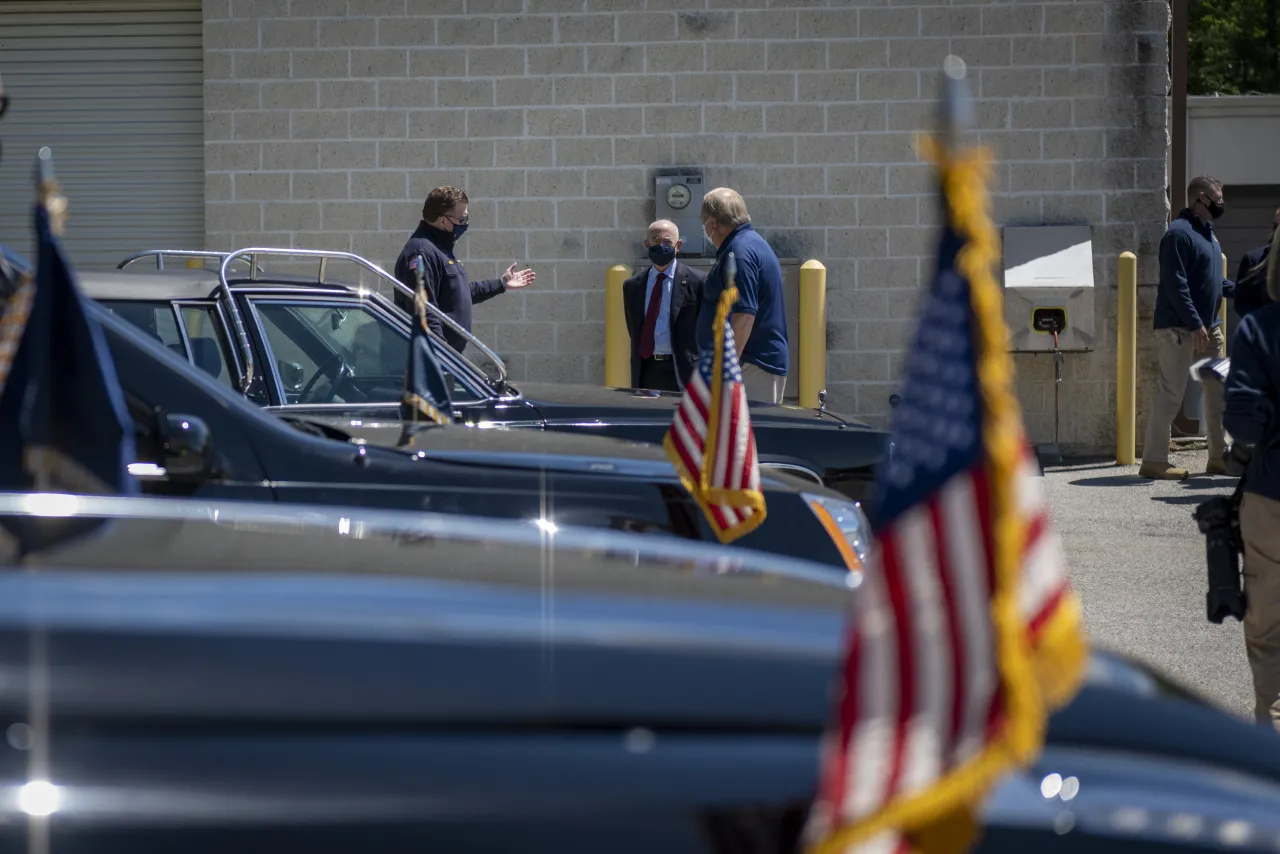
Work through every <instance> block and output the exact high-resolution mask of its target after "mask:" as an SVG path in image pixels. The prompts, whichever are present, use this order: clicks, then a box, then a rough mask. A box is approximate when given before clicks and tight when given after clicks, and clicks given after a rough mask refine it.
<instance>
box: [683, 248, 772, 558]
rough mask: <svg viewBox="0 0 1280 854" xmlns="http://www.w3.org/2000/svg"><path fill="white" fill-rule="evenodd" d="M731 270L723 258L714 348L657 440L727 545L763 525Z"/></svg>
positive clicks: (730, 263) (730, 261)
mask: <svg viewBox="0 0 1280 854" xmlns="http://www.w3.org/2000/svg"><path fill="white" fill-rule="evenodd" d="M734 275H735V264H734V260H733V253H729V256H728V258H727V261H726V264H725V283H726V285H725V289H724V290H723V291H722V292H721V293H720V302H719V305H718V306H717V307H716V320H715V329H716V330H718V332H719V334H718V335H716V337H715V343H714V344H713V345H712V346H711V347H710V348H709V349H707V350H704V351H703V352H702V355H701V356H700V357H699V359H698V369H697V370H696V371H694V372H693V376H692V377H691V378H690V380H689V383H688V384H687V385H686V386H685V390H684V395H683V397H682V398H681V400H680V406H679V407H678V408H677V409H676V414H675V417H674V418H673V420H672V423H671V427H670V429H668V430H667V435H666V437H665V438H664V439H663V442H662V444H663V447H665V448H666V449H667V456H668V457H669V458H670V459H671V464H672V465H674V466H675V468H676V472H677V473H678V474H679V475H680V481H681V482H682V483H683V484H684V486H685V489H687V490H689V492H690V494H691V495H693V498H694V500H695V501H697V502H698V506H699V507H701V508H702V512H703V513H704V514H705V515H706V517H707V521H708V522H709V523H710V524H711V528H712V529H713V530H714V531H715V532H716V536H717V537H719V538H720V542H722V543H728V542H731V541H733V540H736V539H737V538H739V537H741V536H743V535H744V534H747V533H750V532H751V531H753V530H755V529H756V528H757V527H759V525H760V523H761V522H763V521H764V518H765V506H764V494H763V493H761V491H760V465H759V461H758V459H757V457H756V439H755V435H754V434H753V433H752V432H751V414H750V412H749V411H748V409H747V392H746V388H745V387H744V386H743V383H742V369H741V368H740V367H739V365H738V351H737V349H736V347H735V346H734V341H733V327H732V326H730V325H729V315H730V313H731V310H732V308H733V304H734V303H735V302H737V300H738V289H737V288H736V287H734Z"/></svg>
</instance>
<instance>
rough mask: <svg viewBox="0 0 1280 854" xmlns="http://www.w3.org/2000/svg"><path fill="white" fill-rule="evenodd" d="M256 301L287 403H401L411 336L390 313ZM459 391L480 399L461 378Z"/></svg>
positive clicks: (344, 306) (462, 396) (464, 397)
mask: <svg viewBox="0 0 1280 854" xmlns="http://www.w3.org/2000/svg"><path fill="white" fill-rule="evenodd" d="M253 305H254V308H255V310H256V312H257V315H258V318H259V320H260V322H261V328H262V332H263V335H264V336H265V337H266V339H267V344H268V346H269V347H270V349H271V356H270V358H271V359H272V360H273V361H274V363H275V366H276V370H277V372H278V374H279V376H280V384H281V386H282V389H283V393H284V402H285V403H287V404H289V403H292V404H308V403H396V402H399V400H400V398H401V396H402V394H403V392H404V372H405V366H406V364H407V362H408V358H409V340H408V337H407V335H406V333H405V332H404V331H402V330H401V329H400V328H398V327H396V326H395V325H393V324H392V323H391V322H390V321H389V320H387V319H386V318H384V317H382V316H381V315H379V314H377V313H376V312H373V311H370V310H369V309H368V308H367V307H366V306H363V305H361V304H359V303H355V302H318V301H301V300H299V301H288V300H279V299H260V300H254V302H253ZM453 394H454V399H455V400H459V399H461V400H474V399H475V396H474V395H473V394H471V393H470V391H468V390H467V389H466V387H465V386H462V385H461V384H460V383H458V382H457V381H456V380H454V382H453Z"/></svg>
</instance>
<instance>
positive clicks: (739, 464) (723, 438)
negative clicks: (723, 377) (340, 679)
mask: <svg viewBox="0 0 1280 854" xmlns="http://www.w3.org/2000/svg"><path fill="white" fill-rule="evenodd" d="M720 398H721V399H720V421H719V424H718V425H717V432H718V435H717V437H716V443H715V459H714V460H713V461H712V470H711V478H710V482H709V484H708V485H709V486H711V487H712V488H720V489H727V490H742V489H752V490H757V489H759V488H760V468H759V465H758V464H757V457H756V442H755V436H754V435H753V434H752V432H751V419H750V416H749V415H748V410H747V395H746V389H745V388H743V386H742V383H736V382H726V383H724V386H723V388H722V389H721V395H720ZM711 402H712V401H711V390H710V389H709V388H707V384H706V382H705V381H704V380H703V378H702V372H701V371H700V370H699V371H694V373H693V377H692V378H691V380H690V382H689V384H688V386H687V387H686V388H685V393H684V397H683V399H682V400H681V401H680V406H679V408H678V409H677V411H676V417H675V419H674V421H673V422H672V428H671V436H672V440H673V441H672V444H673V446H674V447H675V450H676V453H677V454H678V455H679V457H680V461H681V462H682V463H683V465H684V469H685V472H686V473H687V474H688V476H689V477H690V478H692V479H693V480H695V481H697V480H698V479H699V473H700V472H701V471H702V465H703V459H704V454H705V453H706V446H707V431H708V429H709V425H710V422H711V415H710V410H711ZM753 512H754V511H753V510H752V509H751V508H749V507H729V506H727V505H723V504H712V505H710V513H711V516H712V517H713V520H714V524H715V525H716V526H717V527H718V528H719V529H720V530H727V529H730V528H733V527H735V526H736V525H738V524H740V523H741V522H743V521H744V520H745V519H747V518H748V517H750V516H751V515H752V513H753Z"/></svg>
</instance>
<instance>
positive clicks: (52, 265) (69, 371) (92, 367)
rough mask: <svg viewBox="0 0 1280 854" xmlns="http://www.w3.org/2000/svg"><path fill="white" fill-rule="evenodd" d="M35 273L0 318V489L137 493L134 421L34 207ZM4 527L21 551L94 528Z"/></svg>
mask: <svg viewBox="0 0 1280 854" xmlns="http://www.w3.org/2000/svg"><path fill="white" fill-rule="evenodd" d="M35 226H36V243H37V247H38V250H37V255H36V273H35V278H34V280H33V279H30V278H26V279H24V281H23V283H22V284H21V285H20V286H19V287H18V290H17V291H16V292H15V293H14V295H13V296H12V298H11V299H10V300H9V301H8V303H7V304H6V307H5V313H4V317H3V319H2V320H0V489H6V490H15V491H19V492H64V493H80V494H86V493H88V494H113V493H115V494H120V493H123V494H136V493H137V492H138V486H137V483H136V482H135V481H134V479H133V477H132V476H131V475H130V474H129V470H128V465H129V463H131V462H133V461H134V459H135V457H134V443H133V421H132V420H131V419H130V418H129V414H128V410H127V409H126V407H125V403H124V394H123V392H122V391H121V389H120V383H119V381H118V380H117V378H116V372H115V364H114V362H112V360H111V353H110V351H108V350H107V346H106V341H105V339H104V337H103V334H102V330H101V328H100V327H99V326H98V324H97V321H96V320H94V319H93V318H92V317H90V316H89V314H88V312H87V311H86V308H87V306H86V304H85V302H84V296H83V295H82V294H81V293H80V289H79V288H78V287H77V285H76V282H75V275H74V273H73V271H72V269H71V264H70V262H69V261H68V259H67V257H66V254H65V253H64V251H63V248H62V243H61V241H60V240H59V239H58V237H57V235H55V234H54V233H53V230H52V229H51V228H50V224H49V211H48V210H47V209H46V208H45V206H44V204H43V203H41V204H40V205H38V206H37V207H36V212H35ZM98 524H99V523H98V521H97V520H95V521H93V522H88V523H86V522H85V521H83V520H75V519H58V520H54V519H35V520H17V519H14V520H10V521H7V522H6V523H5V527H7V528H8V529H9V530H10V531H11V532H12V533H13V534H14V535H16V536H17V538H18V540H19V543H20V547H21V549H22V551H23V552H24V553H26V552H31V551H35V550H38V549H41V548H45V547H47V546H49V545H52V544H54V543H55V542H58V541H61V540H63V539H65V538H67V537H70V536H76V535H79V534H83V533H88V531H90V530H92V529H93V528H95V527H97V525H98Z"/></svg>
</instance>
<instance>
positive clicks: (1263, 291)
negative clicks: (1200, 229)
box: [1235, 208, 1280, 317]
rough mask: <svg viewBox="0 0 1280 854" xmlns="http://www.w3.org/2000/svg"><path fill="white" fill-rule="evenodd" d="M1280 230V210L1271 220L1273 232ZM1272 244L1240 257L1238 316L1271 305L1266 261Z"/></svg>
mask: <svg viewBox="0 0 1280 854" xmlns="http://www.w3.org/2000/svg"><path fill="white" fill-rule="evenodd" d="M1277 228H1280V208H1276V213H1275V216H1274V217H1272V219H1271V230H1272V231H1275V230H1276V229H1277ZM1270 251H1271V243H1270V242H1267V243H1264V244H1263V245H1262V246H1258V247H1256V248H1254V249H1250V250H1249V251H1248V252H1246V253H1244V254H1243V255H1241V256H1240V269H1239V271H1238V272H1237V273H1236V298H1235V304H1236V314H1238V315H1240V316H1241V317H1244V316H1245V315H1246V314H1248V313H1249V312H1251V311H1255V310H1257V309H1259V308H1262V307H1263V306H1264V305H1270V304H1271V297H1269V296H1268V295H1267V266H1266V260H1267V256H1268V253H1269V252H1270Z"/></svg>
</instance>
